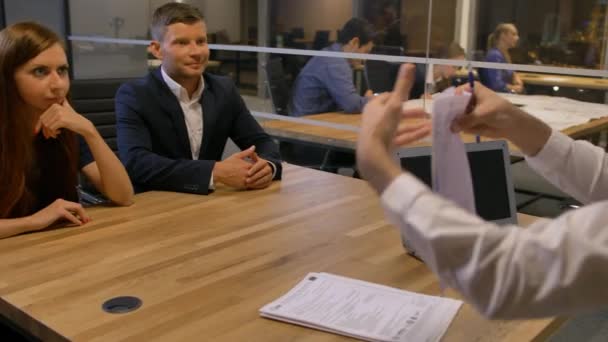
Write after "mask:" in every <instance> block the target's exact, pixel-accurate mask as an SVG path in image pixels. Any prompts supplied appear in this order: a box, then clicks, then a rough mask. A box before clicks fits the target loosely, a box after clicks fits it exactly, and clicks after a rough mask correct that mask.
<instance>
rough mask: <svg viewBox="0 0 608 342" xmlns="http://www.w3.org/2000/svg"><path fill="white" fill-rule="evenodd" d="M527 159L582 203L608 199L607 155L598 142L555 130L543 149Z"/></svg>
mask: <svg viewBox="0 0 608 342" xmlns="http://www.w3.org/2000/svg"><path fill="white" fill-rule="evenodd" d="M526 160H527V161H528V164H529V165H530V167H532V169H534V170H536V171H537V172H538V173H539V174H541V175H542V176H544V177H545V178H546V179H547V180H548V181H549V182H551V183H552V184H553V185H555V186H556V187H558V188H559V189H561V190H562V191H564V192H566V193H568V194H569V195H570V196H572V197H574V198H576V199H577V200H579V201H580V202H582V203H591V202H595V201H601V200H605V199H608V156H607V155H606V152H604V150H603V149H602V148H600V147H598V146H594V145H592V144H590V143H589V142H587V141H581V140H573V139H572V138H570V137H568V136H566V135H564V134H563V133H561V132H559V131H556V130H553V132H552V133H551V137H550V138H549V140H548V141H547V143H546V144H545V146H544V147H543V149H542V150H541V151H540V152H539V153H538V154H537V155H536V156H534V157H526Z"/></svg>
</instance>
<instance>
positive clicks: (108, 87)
mask: <svg viewBox="0 0 608 342" xmlns="http://www.w3.org/2000/svg"><path fill="white" fill-rule="evenodd" d="M126 81H127V80H126V79H102V80H74V81H72V86H71V88H70V93H71V98H72V99H71V101H72V102H71V103H72V106H73V107H74V110H76V112H78V113H80V114H82V115H83V116H84V117H86V118H87V119H89V120H91V122H93V125H95V128H97V130H98V131H99V134H101V136H102V138H103V139H104V140H105V141H106V143H107V144H108V146H110V148H111V149H112V151H114V152H116V153H117V152H118V146H117V144H116V114H115V112H114V97H115V95H116V91H117V90H118V88H119V87H120V85H121V84H123V83H125V82H126Z"/></svg>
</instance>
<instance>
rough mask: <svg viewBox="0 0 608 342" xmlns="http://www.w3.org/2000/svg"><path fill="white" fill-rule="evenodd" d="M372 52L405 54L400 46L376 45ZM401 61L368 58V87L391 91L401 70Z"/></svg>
mask: <svg viewBox="0 0 608 342" xmlns="http://www.w3.org/2000/svg"><path fill="white" fill-rule="evenodd" d="M372 54H381V55H392V56H403V48H402V47H400V46H383V45H379V46H375V47H374V49H373V50H372ZM399 66H400V64H399V63H391V62H385V61H374V60H368V61H366V62H365V79H366V81H367V85H368V87H369V88H370V89H371V90H373V91H374V92H375V93H382V92H385V91H391V90H392V89H393V86H394V85H395V79H396V78H397V73H398V72H399Z"/></svg>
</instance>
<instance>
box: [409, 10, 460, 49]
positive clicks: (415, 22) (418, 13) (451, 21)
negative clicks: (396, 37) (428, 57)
mask: <svg viewBox="0 0 608 342" xmlns="http://www.w3.org/2000/svg"><path fill="white" fill-rule="evenodd" d="M428 15H429V1H428V0H410V1H402V2H401V18H402V20H401V23H402V27H401V30H402V32H404V33H405V34H407V38H408V41H407V46H408V50H412V51H414V52H418V53H420V52H421V51H424V50H425V49H426V38H427V25H428ZM456 15H457V14H456V0H437V1H434V2H433V13H432V17H431V18H432V19H431V20H432V25H431V51H434V50H435V49H436V47H437V46H438V45H441V44H447V43H449V42H451V41H453V40H454V39H455V32H454V26H455V22H456Z"/></svg>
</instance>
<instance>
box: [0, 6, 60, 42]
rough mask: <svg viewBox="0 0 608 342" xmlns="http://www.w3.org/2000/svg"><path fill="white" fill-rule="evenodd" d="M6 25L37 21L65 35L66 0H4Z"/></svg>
mask: <svg viewBox="0 0 608 342" xmlns="http://www.w3.org/2000/svg"><path fill="white" fill-rule="evenodd" d="M4 12H5V18H6V25H11V24H14V23H16V22H20V21H36V22H39V23H41V24H43V25H45V26H47V27H49V28H51V29H52V30H53V31H55V32H57V33H59V34H60V35H61V36H64V37H65V34H66V32H65V27H66V26H65V15H64V0H45V1H40V0H19V1H15V0H13V1H4Z"/></svg>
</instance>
